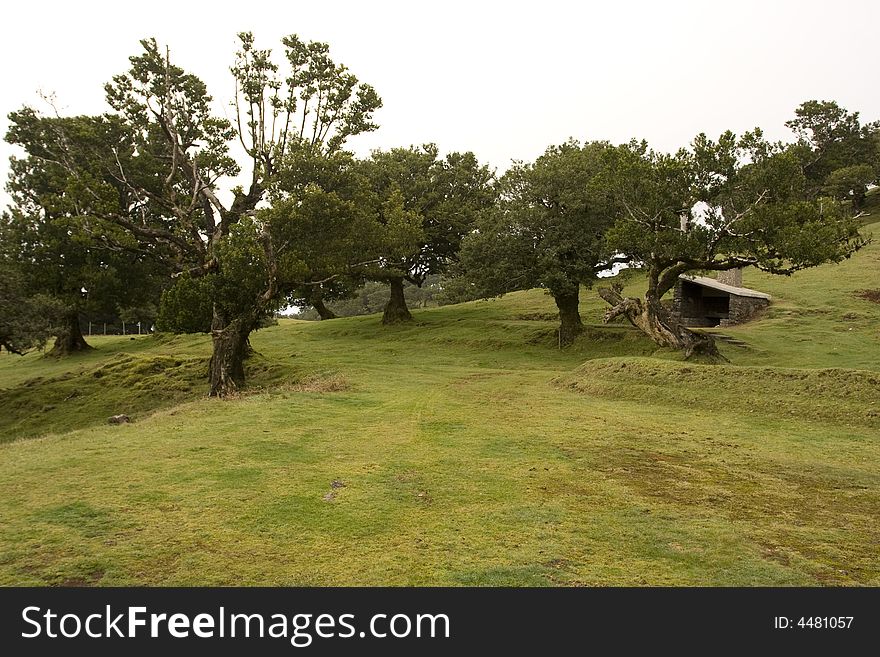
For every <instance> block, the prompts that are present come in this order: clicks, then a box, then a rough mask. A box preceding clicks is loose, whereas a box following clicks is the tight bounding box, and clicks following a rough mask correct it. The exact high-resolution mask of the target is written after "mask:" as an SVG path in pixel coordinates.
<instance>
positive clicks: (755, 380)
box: [555, 358, 880, 429]
mask: <svg viewBox="0 0 880 657" xmlns="http://www.w3.org/2000/svg"><path fill="white" fill-rule="evenodd" d="M555 383H556V384H557V385H560V386H564V387H567V388H569V389H572V390H576V391H578V392H582V393H586V394H589V395H595V396H601V397H604V398H606V399H621V400H622V399H626V400H632V401H642V402H645V403H648V404H652V405H653V404H663V405H666V406H673V407H676V406H677V407H681V408H688V409H690V408H696V407H699V408H702V409H706V410H709V411H711V410H717V411H718V412H719V413H724V414H725V415H735V414H742V415H748V414H755V413H758V414H763V415H766V416H771V417H776V418H780V419H782V418H786V417H796V418H799V419H812V420H820V421H823V422H835V423H840V424H842V425H846V426H860V427H872V428H875V429H880V373H878V372H873V371H867V370H847V369H816V370H805V369H789V368H772V367H736V366H731V365H701V364H697V363H676V362H670V361H662V360H657V359H647V358H644V359H640V358H622V359H602V360H591V361H588V362H587V363H585V364H584V365H582V366H581V367H579V368H578V369H576V370H575V371H574V372H572V373H570V374H567V375H565V376H563V377H559V378H558V379H556V380H555Z"/></svg>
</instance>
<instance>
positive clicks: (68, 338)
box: [49, 311, 92, 356]
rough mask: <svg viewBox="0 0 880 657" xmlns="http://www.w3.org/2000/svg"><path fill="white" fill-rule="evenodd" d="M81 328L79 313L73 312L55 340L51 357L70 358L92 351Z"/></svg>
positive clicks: (66, 317) (67, 317)
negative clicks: (72, 355)
mask: <svg viewBox="0 0 880 657" xmlns="http://www.w3.org/2000/svg"><path fill="white" fill-rule="evenodd" d="M91 349H92V347H91V346H89V344H88V343H87V342H86V339H85V338H84V337H83V334H82V330H81V329H80V327H79V312H77V311H72V312H70V313H68V314H67V315H66V316H65V318H64V326H63V327H62V328H61V331H60V332H59V333H58V337H56V338H55V344H54V345H53V347H52V350H51V351H50V352H49V355H50V356H69V355H70V354H77V353H82V352H85V351H89V350H91Z"/></svg>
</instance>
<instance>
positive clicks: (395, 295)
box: [382, 277, 412, 324]
mask: <svg viewBox="0 0 880 657" xmlns="http://www.w3.org/2000/svg"><path fill="white" fill-rule="evenodd" d="M389 283H390V285H391V298H390V299H388V303H387V305H386V306H385V312H384V314H383V315H382V323H383V324H399V323H400V322H410V321H412V315H411V314H410V312H409V308H407V307H406V299H405V298H404V296H403V278H402V277H398V278H392V279H391V280H390V281H389Z"/></svg>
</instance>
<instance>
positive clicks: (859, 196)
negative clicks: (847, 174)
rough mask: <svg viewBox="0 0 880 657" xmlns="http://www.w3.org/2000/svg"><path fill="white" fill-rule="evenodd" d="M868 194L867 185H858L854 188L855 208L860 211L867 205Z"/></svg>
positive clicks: (853, 201) (853, 202)
mask: <svg viewBox="0 0 880 657" xmlns="http://www.w3.org/2000/svg"><path fill="white" fill-rule="evenodd" d="M866 195H867V190H866V188H865V187H859V186H857V187H856V188H855V189H853V196H852V206H853V210H856V211H859V210H861V209H862V208H863V207H865V197H866Z"/></svg>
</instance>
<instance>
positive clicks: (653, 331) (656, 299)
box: [599, 282, 727, 360]
mask: <svg viewBox="0 0 880 657" xmlns="http://www.w3.org/2000/svg"><path fill="white" fill-rule="evenodd" d="M656 290H657V286H656V284H650V282H649V289H648V293H647V294H646V295H645V299H644V301H643V300H642V299H635V298H633V297H623V296H622V295H621V294H620V292H621V287H620V285H619V284H615V285H613V286H612V287H610V288H599V296H600V297H601V298H602V299H604V300H605V301H606V302H607V303H609V304H610V305H611V308H609V309H608V310H606V311H605V317H604V321H605V322H610V321H611V320H612V319H614V318H615V317H619V316H620V315H623V316H624V317H626V318H627V319H628V320H629V322H630V323H631V324H632V325H633V326H635V327H636V328H638V329H640V330H641V331H642V332H643V333H645V335H647V336H648V337H649V338H651V339H652V340H653V341H654V342H655V343H657V344H658V345H660V346H661V347H671V348H672V349H681V350H682V351H683V352H684V356H685V358H686V359H687V358H690V357H691V356H694V355H696V354H700V355H704V356H708V357H710V358H713V359H717V360H727V359H726V358H725V357H724V356H723V355H722V354H721V352H719V351H718V347H717V346H716V344H715V339H714V338H713V337H712V336H711V335H708V334H706V333H697V332H696V331H691V330H690V329H688V328H686V327H684V326H681V325H680V324H679V323H678V322H676V321H674V319H673V318H672V317H671V316H670V314H669V312H668V311H667V310H666V308H664V307H663V306H662V304H661V303H660V295H658V294H657V293H656Z"/></svg>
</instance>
